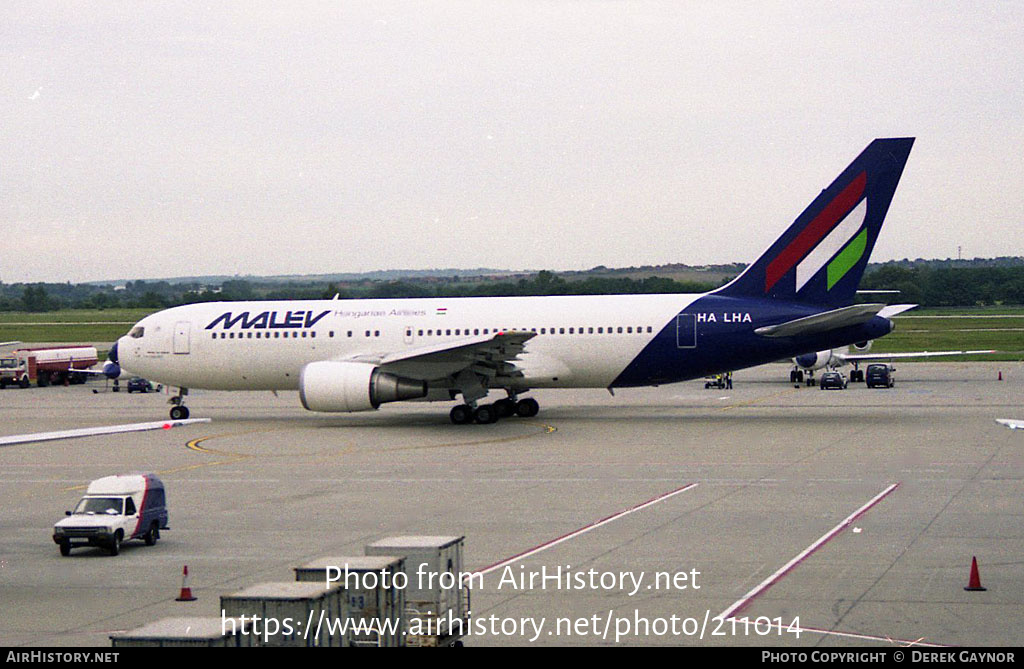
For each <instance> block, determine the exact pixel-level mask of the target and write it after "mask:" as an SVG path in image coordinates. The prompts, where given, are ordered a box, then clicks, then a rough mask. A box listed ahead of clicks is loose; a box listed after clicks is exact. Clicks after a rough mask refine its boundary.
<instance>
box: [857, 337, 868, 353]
mask: <svg viewBox="0 0 1024 669" xmlns="http://www.w3.org/2000/svg"><path fill="white" fill-rule="evenodd" d="M853 347H854V348H855V349H857V352H858V353H867V352H868V351H870V350H871V340H870V339H869V340H867V341H859V342H857V343H856V344H854V345H853Z"/></svg>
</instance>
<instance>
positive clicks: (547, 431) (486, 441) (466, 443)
mask: <svg viewBox="0 0 1024 669" xmlns="http://www.w3.org/2000/svg"><path fill="white" fill-rule="evenodd" d="M522 424H523V425H528V426H530V427H539V428H540V429H541V433H542V434H551V433H553V432H557V431H558V428H557V427H554V426H553V425H546V424H544V423H526V422H524V423H522ZM535 436H537V435H536V434H535V433H527V434H517V435H513V436H511V437H498V438H495V439H480V440H478V441H460V442H453V443H449V444H424V445H422V446H399V447H397V448H382V449H380V450H382V451H385V452H394V451H418V450H423V449H429V448H458V447H459V446H480V445H482V444H501V443H507V442H510V441H520V440H522V439H529V438H530V437H535Z"/></svg>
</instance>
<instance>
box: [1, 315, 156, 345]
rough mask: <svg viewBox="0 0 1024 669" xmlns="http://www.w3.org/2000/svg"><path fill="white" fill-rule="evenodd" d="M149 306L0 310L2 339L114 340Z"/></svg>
mask: <svg viewBox="0 0 1024 669" xmlns="http://www.w3.org/2000/svg"><path fill="white" fill-rule="evenodd" d="M149 313H150V311H149V310H148V309H104V310H102V311H101V310H99V309H66V310H62V311H44V312H40V313H29V312H24V311H5V312H0V341H12V340H17V341H24V342H40V343H68V344H74V343H78V342H113V341H116V340H117V338H118V337H120V336H121V335H123V334H124V333H126V332H128V329H129V328H131V326H132V325H134V324H135V323H136V322H138V320H139V319H141V318H143V317H144V316H146V315H147V314H149Z"/></svg>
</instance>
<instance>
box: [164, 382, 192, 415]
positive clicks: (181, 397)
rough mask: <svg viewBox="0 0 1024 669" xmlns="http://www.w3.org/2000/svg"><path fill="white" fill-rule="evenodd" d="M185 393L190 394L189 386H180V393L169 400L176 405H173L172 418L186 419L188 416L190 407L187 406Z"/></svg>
mask: <svg viewBox="0 0 1024 669" xmlns="http://www.w3.org/2000/svg"><path fill="white" fill-rule="evenodd" d="M185 395H188V388H179V389H178V394H177V395H175V396H174V397H172V398H171V399H170V400H168V401H169V402H170V403H171V404H173V405H174V406H172V407H171V420H185V419H186V418H188V407H187V406H185Z"/></svg>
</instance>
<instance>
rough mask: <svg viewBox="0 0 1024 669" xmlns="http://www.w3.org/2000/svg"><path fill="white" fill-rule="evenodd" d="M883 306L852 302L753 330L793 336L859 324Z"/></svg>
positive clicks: (761, 332)
mask: <svg viewBox="0 0 1024 669" xmlns="http://www.w3.org/2000/svg"><path fill="white" fill-rule="evenodd" d="M884 308H885V305H884V304H854V305H853V306H849V307H842V308H841V309H833V310H832V311H824V312H822V313H820V314H814V315H813V316H804V317H803V318H797V319H795V320H792V321H787V322H785V323H779V324H778V325H766V326H765V327H761V328H757V329H756V330H754V332H755V333H756V334H759V335H761V336H762V337H795V336H798V335H809V334H816V333H818V332H827V331H829V330H838V329H839V328H845V327H848V326H851V325H860V324H861V323H866V322H868V321H870V320H871V319H872V318H874V317H875V316H876V315H877V314H878V312H880V311H881V310H882V309H884Z"/></svg>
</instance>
